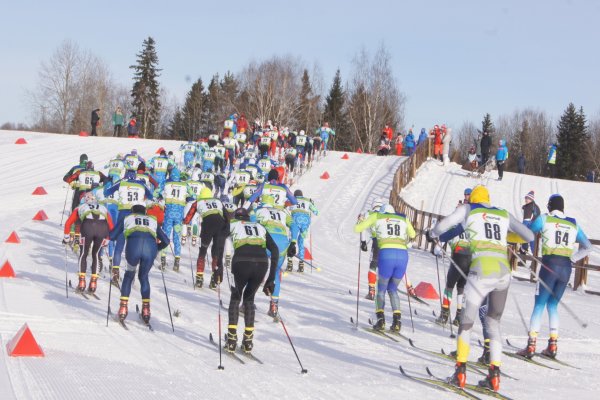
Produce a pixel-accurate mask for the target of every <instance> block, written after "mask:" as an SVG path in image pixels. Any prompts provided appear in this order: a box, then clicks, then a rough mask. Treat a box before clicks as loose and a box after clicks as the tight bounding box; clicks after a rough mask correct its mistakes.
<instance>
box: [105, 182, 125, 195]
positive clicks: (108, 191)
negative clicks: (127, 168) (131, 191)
mask: <svg viewBox="0 0 600 400" xmlns="http://www.w3.org/2000/svg"><path fill="white" fill-rule="evenodd" d="M120 185H121V179H119V180H118V181H117V182H115V184H114V185H112V186H107V187H106V188H104V196H110V195H111V194H113V193H114V192H116V191H117V190H119V186H120Z"/></svg>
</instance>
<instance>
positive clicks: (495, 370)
mask: <svg viewBox="0 0 600 400" xmlns="http://www.w3.org/2000/svg"><path fill="white" fill-rule="evenodd" d="M479 386H481V387H484V388H486V389H489V390H493V391H494V392H497V391H498V390H500V367H498V366H497V365H490V366H489V368H488V375H487V376H486V377H485V379H482V380H480V381H479Z"/></svg>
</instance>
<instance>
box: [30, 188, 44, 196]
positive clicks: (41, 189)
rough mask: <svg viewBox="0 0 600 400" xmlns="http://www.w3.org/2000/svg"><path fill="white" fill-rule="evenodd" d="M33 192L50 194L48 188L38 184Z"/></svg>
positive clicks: (35, 193)
mask: <svg viewBox="0 0 600 400" xmlns="http://www.w3.org/2000/svg"><path fill="white" fill-rule="evenodd" d="M31 194H34V195H38V196H40V195H43V194H48V192H46V189H44V188H43V187H41V186H38V187H36V188H35V190H34V191H33V192H32V193H31Z"/></svg>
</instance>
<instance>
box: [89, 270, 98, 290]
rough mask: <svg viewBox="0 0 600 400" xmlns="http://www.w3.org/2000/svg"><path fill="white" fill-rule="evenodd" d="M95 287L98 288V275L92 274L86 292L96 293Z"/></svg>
mask: <svg viewBox="0 0 600 400" xmlns="http://www.w3.org/2000/svg"><path fill="white" fill-rule="evenodd" d="M96 287H98V274H92V278H91V279H90V285H89V286H88V292H90V293H94V292H96Z"/></svg>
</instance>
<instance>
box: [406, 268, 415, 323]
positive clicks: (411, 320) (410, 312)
mask: <svg viewBox="0 0 600 400" xmlns="http://www.w3.org/2000/svg"><path fill="white" fill-rule="evenodd" d="M404 284H405V285H406V286H407V287H408V281H407V279H406V274H404ZM406 298H407V299H408V312H409V314H410V325H411V326H412V331H413V333H415V323H414V322H413V316H412V306H411V304H410V294H409V293H408V290H407V291H406Z"/></svg>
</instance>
